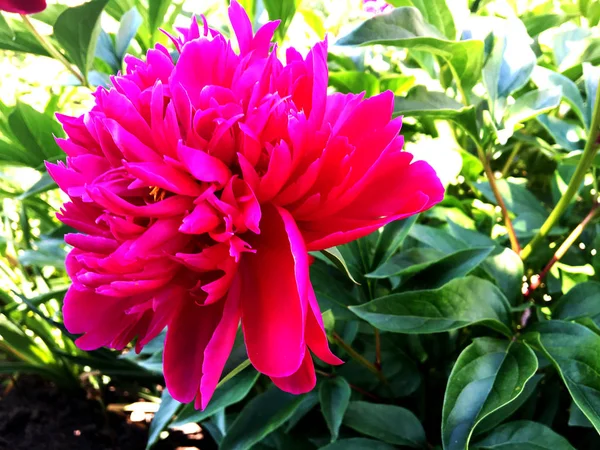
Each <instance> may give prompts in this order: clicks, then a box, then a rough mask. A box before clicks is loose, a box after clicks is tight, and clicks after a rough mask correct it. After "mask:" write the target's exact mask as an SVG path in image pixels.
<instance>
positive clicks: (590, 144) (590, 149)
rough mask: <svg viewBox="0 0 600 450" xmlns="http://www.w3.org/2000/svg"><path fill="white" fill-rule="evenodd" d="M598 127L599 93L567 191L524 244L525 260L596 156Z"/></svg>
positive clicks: (544, 235)
mask: <svg viewBox="0 0 600 450" xmlns="http://www.w3.org/2000/svg"><path fill="white" fill-rule="evenodd" d="M599 128H600V94H599V95H596V102H595V104H594V112H593V115H592V124H591V126H590V134H589V136H588V140H587V142H586V143H585V148H584V150H583V155H582V156H581V160H580V161H579V164H578V165H577V168H576V169H575V173H574V174H573V177H572V178H571V181H570V182H569V186H568V187H567V191H566V192H565V193H564V194H563V196H562V197H561V198H560V200H559V202H558V203H557V204H556V206H555V207H554V209H553V210H552V212H551V213H550V215H549V216H548V218H547V219H546V221H545V222H544V224H543V225H542V227H541V228H540V230H539V231H538V232H537V234H536V235H535V236H534V237H533V239H532V240H531V242H529V244H527V245H526V246H525V248H524V249H523V251H522V252H521V259H523V260H525V259H527V258H529V256H531V252H532V251H533V249H534V248H535V247H536V246H537V245H539V244H540V242H541V241H542V240H543V239H544V238H545V237H546V236H547V235H548V233H549V232H550V230H551V229H552V227H553V226H554V225H555V224H556V223H557V222H558V220H559V219H560V218H561V216H562V215H563V214H564V213H565V211H566V210H567V208H568V206H569V204H570V203H571V200H572V199H573V197H574V196H575V194H576V193H577V191H578V190H579V186H580V185H581V182H582V181H583V179H584V178H585V174H586V173H587V171H588V169H589V168H590V166H591V165H592V162H593V161H594V157H595V156H596V151H597V142H596V140H597V139H598V132H599Z"/></svg>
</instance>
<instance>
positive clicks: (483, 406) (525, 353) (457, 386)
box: [442, 338, 538, 450]
mask: <svg viewBox="0 0 600 450" xmlns="http://www.w3.org/2000/svg"><path fill="white" fill-rule="evenodd" d="M537 367H538V363H537V358H536V356H535V353H534V352H533V351H532V350H531V349H530V348H529V347H527V345H525V344H522V343H519V342H510V341H500V340H497V339H491V338H479V339H476V340H475V341H474V342H473V343H472V344H471V345H470V346H469V347H467V348H466V349H465V350H464V351H463V352H462V353H461V354H460V356H459V357H458V360H457V361H456V364H455V365H454V368H453V369H452V373H451V374H450V378H449V380H448V386H447V388H446V395H445V398H444V409H443V419H442V440H443V443H444V449H445V450H463V449H464V448H467V447H468V444H469V440H470V438H471V434H472V433H473V430H474V429H475V427H476V426H477V424H478V423H479V422H480V421H482V420H483V419H484V418H485V417H487V416H489V415H490V414H492V413H493V412H494V411H497V410H499V409H500V408H502V407H503V406H505V405H507V404H509V403H511V402H512V401H514V400H515V399H516V398H517V397H518V396H519V395H520V394H521V393H522V392H523V388H524V386H525V384H526V383H527V381H528V380H529V379H530V378H531V377H532V376H533V375H534V374H535V371H536V370H537Z"/></svg>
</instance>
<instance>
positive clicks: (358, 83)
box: [329, 71, 379, 97]
mask: <svg viewBox="0 0 600 450" xmlns="http://www.w3.org/2000/svg"><path fill="white" fill-rule="evenodd" d="M329 85H330V86H333V87H334V88H335V89H336V90H337V91H338V92H341V93H343V94H348V93H354V94H359V93H361V92H365V96H366V97H372V96H373V95H376V94H379V80H378V79H377V77H376V76H375V75H371V74H370V73H368V72H358V71H347V72H331V73H330V74H329Z"/></svg>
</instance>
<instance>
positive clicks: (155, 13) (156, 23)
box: [148, 0, 172, 40]
mask: <svg viewBox="0 0 600 450" xmlns="http://www.w3.org/2000/svg"><path fill="white" fill-rule="evenodd" d="M171 3H172V2H170V1H169V0H148V28H149V29H150V34H151V37H152V40H154V36H155V35H156V33H157V32H158V28H159V27H160V26H162V24H163V22H164V19H165V14H167V11H168V9H169V5H170V4H171Z"/></svg>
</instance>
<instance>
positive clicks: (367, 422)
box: [344, 402, 426, 448]
mask: <svg viewBox="0 0 600 450" xmlns="http://www.w3.org/2000/svg"><path fill="white" fill-rule="evenodd" d="M344 425H346V426H348V427H350V428H353V429H354V430H356V431H358V432H359V433H362V434H365V435H367V436H371V437H374V438H376V439H379V440H381V441H384V442H387V443H389V444H395V445H404V446H407V447H412V448H422V447H425V445H426V440H425V431H424V430H423V427H422V426H421V423H420V422H419V419H417V418H416V417H415V415H414V414H413V413H412V412H410V411H409V410H408V409H405V408H401V407H399V406H392V405H381V404H375V403H368V402H350V405H349V406H348V409H347V411H346V415H345V416H344Z"/></svg>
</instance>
